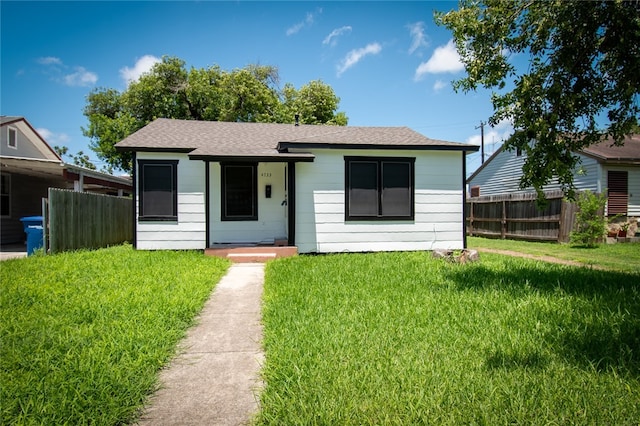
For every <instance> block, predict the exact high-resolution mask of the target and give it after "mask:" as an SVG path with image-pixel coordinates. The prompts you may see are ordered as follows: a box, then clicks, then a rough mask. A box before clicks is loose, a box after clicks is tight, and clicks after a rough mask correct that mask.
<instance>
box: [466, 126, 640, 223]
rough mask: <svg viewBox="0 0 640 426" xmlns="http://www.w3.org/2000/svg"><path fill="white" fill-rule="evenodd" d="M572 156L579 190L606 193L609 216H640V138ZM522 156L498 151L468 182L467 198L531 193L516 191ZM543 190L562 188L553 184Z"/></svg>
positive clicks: (602, 143)
mask: <svg viewBox="0 0 640 426" xmlns="http://www.w3.org/2000/svg"><path fill="white" fill-rule="evenodd" d="M575 155H577V156H578V157H579V159H580V163H579V165H578V167H577V168H576V170H575V171H574V174H573V179H574V184H575V186H576V188H577V189H578V190H590V191H591V192H596V193H606V194H607V197H608V202H607V207H606V211H607V215H609V216H614V215H618V214H621V215H623V216H629V217H631V216H633V217H638V216H640V135H632V136H629V137H627V138H626V139H625V141H624V145H623V146H613V141H612V140H607V141H604V142H600V143H598V144H595V145H591V146H590V147H588V148H586V149H584V150H582V151H580V152H576V153H575ZM525 156H526V154H525V153H521V152H520V151H507V150H505V149H503V148H502V147H501V148H499V149H498V150H497V151H496V152H494V153H493V154H492V155H491V157H490V158H489V159H487V161H485V162H484V164H482V165H481V166H480V167H479V168H478V169H477V170H476V171H475V172H474V173H473V174H472V175H471V176H469V178H468V179H467V183H468V184H469V192H470V195H471V196H472V197H473V196H484V195H502V194H517V193H523V192H532V191H533V190H532V188H525V189H520V188H519V182H520V177H521V176H522V166H523V164H524V161H525V158H526V157H525ZM543 189H544V190H545V191H552V190H556V189H561V188H560V185H559V184H558V183H557V181H552V182H551V183H549V184H548V185H546V186H545V187H544V188H543Z"/></svg>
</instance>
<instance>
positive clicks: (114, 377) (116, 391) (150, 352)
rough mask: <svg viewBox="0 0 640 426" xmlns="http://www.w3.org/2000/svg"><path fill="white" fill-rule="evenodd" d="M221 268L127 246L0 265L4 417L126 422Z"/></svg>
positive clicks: (26, 421)
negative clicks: (135, 249)
mask: <svg viewBox="0 0 640 426" xmlns="http://www.w3.org/2000/svg"><path fill="white" fill-rule="evenodd" d="M227 266H228V263H227V262H226V261H223V260H220V259H217V258H209V257H205V256H203V255H202V253H201V252H169V251H162V252H148V251H147V252H145V251H134V250H133V249H132V248H131V246H119V247H113V248H109V249H103V250H97V251H81V252H74V253H63V254H60V255H54V256H34V257H30V258H26V259H17V260H9V261H4V262H2V264H0V278H1V281H0V286H1V287H0V289H1V290H0V291H1V295H0V308H1V320H0V338H1V342H2V344H1V346H0V367H1V370H0V401H1V406H2V412H1V418H2V424H16V425H17V424H20V425H31V424H47V425H54V424H55V425H59V424H60V425H62V424H70V425H71V424H73V425H75V424H96V425H113V424H124V423H127V422H129V421H131V420H133V419H134V418H135V416H136V415H137V414H138V410H139V409H140V407H141V405H142V404H143V402H144V399H145V398H146V397H147V396H148V395H149V394H150V393H151V392H152V391H153V390H154V389H155V387H156V386H157V378H158V372H159V369H160V368H161V367H162V366H163V365H165V364H166V363H167V362H168V360H169V359H170V358H171V357H172V355H174V354H175V350H176V349H175V348H176V344H177V342H178V341H179V340H180V339H181V338H182V337H183V335H184V333H185V331H186V329H187V328H188V327H189V326H190V325H191V324H192V323H193V321H194V317H195V315H196V314H197V313H198V312H199V311H200V310H201V308H202V306H203V304H204V302H205V301H206V299H207V298H208V296H209V295H210V293H211V290H212V289H213V287H214V286H215V284H216V283H217V282H218V280H219V279H220V277H221V276H222V275H223V273H224V272H225V270H226V268H227Z"/></svg>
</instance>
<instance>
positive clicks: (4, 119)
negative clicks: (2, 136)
mask: <svg viewBox="0 0 640 426" xmlns="http://www.w3.org/2000/svg"><path fill="white" fill-rule="evenodd" d="M23 118H24V117H17V116H11V115H0V125H2V126H4V125H5V124H7V123H13V122H14V121H19V120H22V119H23Z"/></svg>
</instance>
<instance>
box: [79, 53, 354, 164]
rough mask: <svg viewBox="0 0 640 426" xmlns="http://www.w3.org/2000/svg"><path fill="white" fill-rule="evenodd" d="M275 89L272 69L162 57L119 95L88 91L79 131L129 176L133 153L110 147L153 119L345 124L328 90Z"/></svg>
mask: <svg viewBox="0 0 640 426" xmlns="http://www.w3.org/2000/svg"><path fill="white" fill-rule="evenodd" d="M278 84H279V76H278V69H277V68H276V67H273V66H266V65H248V66H247V67H245V68H242V69H234V70H232V71H224V70H222V69H221V68H220V67H218V66H212V67H208V68H193V67H192V68H191V69H190V70H187V69H186V66H185V62H184V61H183V60H181V59H178V58H175V57H164V58H163V59H162V62H159V63H157V64H155V65H154V66H153V68H152V69H151V70H150V71H149V72H148V73H146V74H144V75H142V76H141V77H140V79H139V80H137V81H135V82H132V83H131V84H129V87H127V89H126V90H124V91H122V92H119V91H117V90H115V89H107V88H99V89H95V90H93V91H92V92H90V93H89V95H88V96H87V99H86V101H87V103H86V105H85V108H84V115H85V116H86V117H87V119H88V121H89V124H88V125H87V127H86V128H83V129H82V131H83V133H84V135H85V136H87V137H89V138H90V140H91V142H90V148H91V149H92V150H93V151H95V152H96V153H97V154H98V157H99V158H100V159H102V160H104V161H106V162H107V164H109V166H110V167H113V168H118V169H121V170H124V171H127V172H130V171H131V168H132V164H131V161H132V156H131V153H128V152H118V151H116V150H115V148H114V145H115V144H116V143H117V142H119V141H121V140H122V139H124V138H125V137H127V136H128V135H130V134H131V133H133V132H135V131H136V130H138V129H140V128H142V127H144V126H145V125H146V124H148V123H150V122H151V121H153V120H155V119H156V118H177V119H184V120H208V121H243V122H277V123H293V121H294V119H295V114H296V113H298V114H300V116H301V122H302V123H308V124H320V123H323V124H336V125H346V124H347V116H346V115H345V114H344V113H343V112H337V109H338V104H339V102H340V98H338V97H337V96H336V95H335V93H334V92H333V89H332V88H331V87H330V86H328V85H326V84H324V83H322V82H321V81H312V82H311V83H309V84H307V85H304V86H303V87H301V88H300V90H296V89H295V87H293V85H291V84H285V86H284V89H282V90H280V89H279V88H278Z"/></svg>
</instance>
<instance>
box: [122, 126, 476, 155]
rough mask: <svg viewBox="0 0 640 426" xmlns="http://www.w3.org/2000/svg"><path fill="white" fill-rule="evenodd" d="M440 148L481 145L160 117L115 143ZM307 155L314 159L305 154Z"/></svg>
mask: <svg viewBox="0 0 640 426" xmlns="http://www.w3.org/2000/svg"><path fill="white" fill-rule="evenodd" d="M313 147H315V148H318V147H322V148H332V147H349V148H356V149H357V148H377V149H390V148H391V149H440V150H457V151H477V149H478V147H477V146H474V145H466V144H462V143H457V142H446V141H439V140H434V139H429V138H427V137H425V136H423V135H421V134H420V133H417V132H415V131H413V130H411V129H409V128H407V127H351V126H327V125H300V126H295V125H294V124H277V123H237V122H222V121H193V120H174V119H166V118H159V119H157V120H155V121H153V122H151V123H149V124H148V125H146V126H145V127H143V128H142V129H140V130H138V131H137V132H135V133H133V134H131V135H129V136H128V137H126V138H125V139H123V140H122V141H120V142H118V143H117V144H116V148H118V149H119V150H132V151H177V152H188V153H189V156H190V157H191V158H216V157H239V158H241V157H264V158H269V157H277V158H283V157H284V158H286V157H291V158H298V159H300V158H304V156H305V154H304V153H289V152H288V150H289V149H290V148H303V149H308V148H313ZM306 155H307V156H308V158H313V156H311V155H310V154H306Z"/></svg>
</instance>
